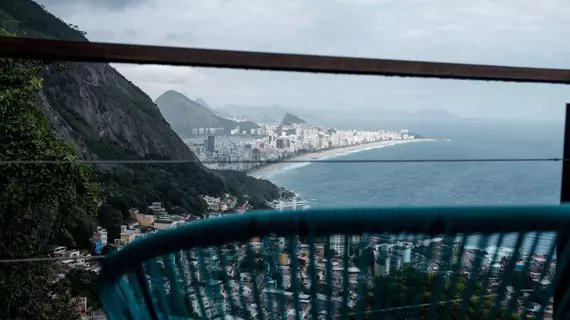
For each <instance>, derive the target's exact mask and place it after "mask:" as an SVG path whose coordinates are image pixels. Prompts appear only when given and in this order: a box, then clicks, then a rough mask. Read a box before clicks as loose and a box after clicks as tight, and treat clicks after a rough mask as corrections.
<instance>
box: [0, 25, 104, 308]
mask: <svg viewBox="0 0 570 320" xmlns="http://www.w3.org/2000/svg"><path fill="white" fill-rule="evenodd" d="M0 35H8V34H7V32H6V31H4V30H1V29H0ZM42 68H43V64H41V63H39V62H35V61H21V60H14V59H4V58H2V59H0V159H2V160H3V161H21V160H24V161H40V160H43V161H46V160H47V161H68V162H66V163H58V164H53V163H42V164H29V163H10V164H5V163H4V164H1V165H0V194H1V195H2V196H1V197H0V218H1V220H2V223H3V225H4V226H5V227H3V228H2V231H1V232H0V258H1V259H14V258H30V257H42V256H46V254H47V253H48V245H49V244H52V243H65V244H68V245H74V244H76V241H80V242H82V243H85V230H84V229H85V228H86V227H88V226H90V225H91V223H92V221H93V217H92V215H93V214H94V213H95V212H96V210H97V203H98V202H97V188H96V186H95V185H93V184H91V183H90V182H89V179H88V178H89V170H88V168H87V167H85V166H82V165H79V164H77V163H74V160H75V159H76V157H75V155H74V151H73V149H72V148H71V147H69V146H67V145H66V144H64V143H63V142H61V141H59V140H58V139H57V138H56V136H55V135H54V134H53V133H52V130H51V127H50V124H49V122H48V121H47V119H46V118H45V117H44V116H43V114H42V113H41V112H40V110H39V109H38V101H37V94H38V90H39V89H40V87H41V80H40V79H38V78H37V77H36V75H37V74H38V73H39V72H40V71H41V70H42ZM82 235H83V237H81V236H82ZM54 279H55V265H54V264H53V263H46V262H29V263H21V264H1V265H0V319H16V318H17V319H75V318H77V314H76V312H75V311H74V308H73V304H72V302H71V300H70V297H69V296H68V295H67V294H65V293H60V294H54V291H53V290H52V285H51V284H52V282H53V280H54Z"/></svg>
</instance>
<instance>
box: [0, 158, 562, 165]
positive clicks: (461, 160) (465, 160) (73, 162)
mask: <svg viewBox="0 0 570 320" xmlns="http://www.w3.org/2000/svg"><path fill="white" fill-rule="evenodd" d="M567 161H570V159H564V158H484V159H400V160H396V159H353V160H342V159H306V160H296V159H286V160H265V161H253V160H229V161H214V160H204V161H200V160H0V165H15V164H79V163H81V164H184V163H202V164H236V163H237V164H239V163H244V164H247V163H251V164H278V163H316V162H319V163H432V162H567Z"/></svg>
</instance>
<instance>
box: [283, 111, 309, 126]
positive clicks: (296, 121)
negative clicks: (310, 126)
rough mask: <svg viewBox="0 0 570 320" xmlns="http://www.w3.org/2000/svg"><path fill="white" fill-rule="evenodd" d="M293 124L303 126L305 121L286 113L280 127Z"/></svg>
mask: <svg viewBox="0 0 570 320" xmlns="http://www.w3.org/2000/svg"><path fill="white" fill-rule="evenodd" d="M294 124H305V120H303V119H301V118H299V117H297V116H295V115H293V114H291V113H286V114H285V116H284V117H283V120H282V121H281V125H282V126H292V125H294Z"/></svg>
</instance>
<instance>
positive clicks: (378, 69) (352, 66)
mask: <svg viewBox="0 0 570 320" xmlns="http://www.w3.org/2000/svg"><path fill="white" fill-rule="evenodd" d="M0 57H8V58H23V59H42V60H49V61H56V60H59V61H78V62H80V61H91V62H109V63H110V62H115V63H138V64H166V65H176V66H194V67H213V68H230V69H257V70H273V71H294V72H315V73H333V74H358V75H380V76H401V77H421V78H443V79H466V80H495V81H513V82H538V83H559V84H570V70H562V69H544V68H521V67H506V66H488V65H474V64H459V63H441V62H423V61H403V60H386V59H364V58H347V57H331V56H316V55H300V54H284V53H265V52H247V51H229V50H210V49H191V48H175V47H160V46H143V45H129V44H111V43H98V42H86V41H65V40H48V39H35V38H20V37H0Z"/></svg>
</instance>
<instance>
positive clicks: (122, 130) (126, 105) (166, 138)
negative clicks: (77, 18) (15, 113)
mask: <svg viewBox="0 0 570 320" xmlns="http://www.w3.org/2000/svg"><path fill="white" fill-rule="evenodd" d="M0 25H4V26H6V29H7V30H8V31H9V32H11V33H14V34H18V35H24V36H32V37H42V38H58V39H65V40H80V41H87V39H86V38H85V37H84V36H83V34H82V33H81V32H80V31H78V30H75V29H74V28H73V27H70V26H69V25H67V24H66V23H65V22H63V21H61V20H60V19H58V18H56V17H55V16H53V15H52V14H50V13H49V12H47V11H45V10H44V9H43V8H42V7H41V6H40V5H38V4H37V3H35V2H33V1H30V0H4V1H2V2H0ZM41 76H42V78H43V89H42V92H41V93H40V99H41V108H42V111H43V112H44V114H45V115H46V116H47V117H48V119H49V121H50V123H51V124H52V126H53V128H54V130H55V131H56V133H57V135H58V136H59V137H60V138H63V139H65V140H66V141H68V142H70V143H71V144H73V145H74V146H76V147H77V151H78V155H79V156H80V157H83V158H87V159H91V158H97V159H124V158H125V157H127V156H128V158H137V157H138V158H144V157H149V156H151V155H159V156H161V157H165V158H170V159H194V158H195V157H194V155H193V154H192V153H191V152H190V150H189V149H188V148H187V147H186V145H185V144H184V143H183V142H182V140H181V139H180V138H179V137H178V136H177V135H176V133H175V132H174V131H173V130H172V128H171V127H170V125H169V124H168V122H166V120H165V119H164V117H163V116H162V115H161V113H160V111H159V109H158V107H157V106H156V105H155V104H154V103H153V102H152V100H151V99H150V98H149V97H148V96H147V95H146V94H145V93H144V92H143V91H141V90H140V89H139V88H138V87H137V86H135V85H134V84H133V83H131V82H130V81H129V80H127V79H126V78H125V77H123V76H122V75H121V74H120V73H119V72H117V71H116V70H115V69H114V68H112V67H111V66H109V65H108V64H104V63H67V64H65V66H64V67H63V68H56V66H55V65H51V66H49V67H47V68H46V70H45V71H44V72H43V74H42V75H41Z"/></svg>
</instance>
